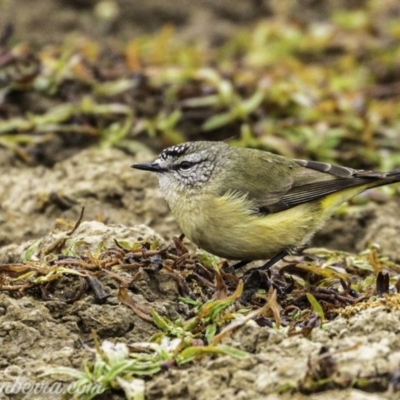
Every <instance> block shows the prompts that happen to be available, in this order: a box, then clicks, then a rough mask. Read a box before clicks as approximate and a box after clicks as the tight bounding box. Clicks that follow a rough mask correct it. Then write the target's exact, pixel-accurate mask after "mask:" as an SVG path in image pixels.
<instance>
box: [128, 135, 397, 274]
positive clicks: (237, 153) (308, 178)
mask: <svg viewBox="0 0 400 400" xmlns="http://www.w3.org/2000/svg"><path fill="white" fill-rule="evenodd" d="M132 167H133V168H136V169H140V170H145V171H151V172H155V173H156V175H157V177H158V180H159V184H160V189H161V192H162V194H163V196H164V198H165V200H166V202H167V203H168V205H169V207H170V209H171V211H172V214H173V215H174V216H175V218H176V220H177V221H178V223H179V225H180V228H181V229H182V231H183V233H184V234H185V235H186V236H187V237H188V238H189V239H190V240H191V241H192V242H193V243H195V244H196V245H197V246H198V247H200V248H202V249H204V250H206V251H208V252H210V253H212V254H215V255H217V256H219V257H223V258H227V259H231V260H242V262H243V263H244V264H241V265H245V263H247V262H250V261H252V260H265V259H269V260H270V261H269V262H268V263H267V264H265V265H264V267H263V268H264V269H266V268H269V267H270V266H271V265H272V264H274V263H275V262H277V261H278V260H280V259H281V258H283V257H284V256H285V255H287V254H290V253H293V252H294V251H295V250H296V249H298V248H301V247H303V246H304V245H305V244H306V243H307V242H308V241H309V240H310V238H311V237H312V236H313V234H314V233H315V232H316V231H317V230H318V229H320V228H321V227H322V226H323V224H324V223H325V222H326V220H327V219H328V218H329V217H330V216H331V215H332V213H333V212H334V211H335V210H336V209H337V208H338V206H339V205H340V204H342V203H343V202H345V201H346V200H348V199H350V198H351V197H353V196H355V195H357V194H359V193H361V192H363V191H364V190H367V189H370V188H373V187H377V186H382V185H388V184H392V183H396V182H400V169H399V170H394V171H392V172H387V173H384V172H374V171H364V170H356V169H352V168H347V167H340V166H335V165H331V164H327V163H323V162H318V161H304V160H296V159H290V158H285V157H282V156H279V155H276V154H272V153H268V152H265V151H261V150H255V149H246V148H237V147H233V146H230V145H228V144H227V143H225V142H208V141H199V142H187V143H183V144H180V145H177V146H172V147H169V148H167V149H165V150H163V151H162V153H161V154H160V155H159V157H158V158H157V159H156V160H155V161H154V162H152V163H149V164H134V165H132ZM239 264H240V263H239ZM241 265H240V266H241Z"/></svg>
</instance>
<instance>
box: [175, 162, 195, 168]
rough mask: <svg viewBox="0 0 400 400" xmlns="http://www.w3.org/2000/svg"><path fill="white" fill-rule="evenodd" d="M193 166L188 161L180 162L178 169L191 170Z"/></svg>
mask: <svg viewBox="0 0 400 400" xmlns="http://www.w3.org/2000/svg"><path fill="white" fill-rule="evenodd" d="M193 165H194V163H192V162H190V161H182V162H181V163H180V164H179V168H180V169H186V170H187V169H189V168H192V167H193Z"/></svg>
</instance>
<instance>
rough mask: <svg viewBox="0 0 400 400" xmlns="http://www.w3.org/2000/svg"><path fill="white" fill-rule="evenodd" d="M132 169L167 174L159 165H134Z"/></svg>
mask: <svg viewBox="0 0 400 400" xmlns="http://www.w3.org/2000/svg"><path fill="white" fill-rule="evenodd" d="M131 168H136V169H141V170H143V171H151V172H165V171H166V169H165V168H161V167H160V165H159V164H157V163H151V164H133V165H131Z"/></svg>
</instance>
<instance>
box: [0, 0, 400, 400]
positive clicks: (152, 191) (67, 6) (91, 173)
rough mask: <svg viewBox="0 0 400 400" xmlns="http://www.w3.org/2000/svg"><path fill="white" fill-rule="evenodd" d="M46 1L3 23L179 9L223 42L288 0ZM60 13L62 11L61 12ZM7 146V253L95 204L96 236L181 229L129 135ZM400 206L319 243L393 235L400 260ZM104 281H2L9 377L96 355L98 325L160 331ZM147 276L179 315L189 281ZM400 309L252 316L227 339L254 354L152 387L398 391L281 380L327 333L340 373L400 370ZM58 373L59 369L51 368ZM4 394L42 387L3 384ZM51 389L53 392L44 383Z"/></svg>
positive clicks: (159, 15)
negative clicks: (46, 284)
mask: <svg viewBox="0 0 400 400" xmlns="http://www.w3.org/2000/svg"><path fill="white" fill-rule="evenodd" d="M35 3H37V7H35V8H33V9H32V8H31V7H28V5H29V4H31V2H30V1H27V0H20V1H16V2H13V4H12V5H11V6H10V9H9V13H8V15H6V14H4V15H2V16H1V17H0V23H1V22H2V19H3V20H4V19H5V18H6V17H7V18H12V19H13V20H15V21H16V22H17V25H16V32H17V36H19V37H22V38H28V37H29V38H31V39H33V40H34V41H37V42H38V43H43V42H44V41H46V40H47V38H48V36H49V32H51V34H52V35H51V37H52V38H53V39H54V40H58V39H59V38H61V37H62V35H63V34H64V33H65V32H66V31H71V30H78V31H79V30H80V31H83V32H85V33H88V34H92V35H95V36H96V35H100V34H102V32H101V29H103V30H106V31H107V32H108V33H109V34H110V35H116V37H117V36H118V37H120V38H121V37H122V38H124V37H128V36H130V35H135V34H140V33H143V32H145V31H146V32H151V31H153V30H156V29H158V28H159V27H160V25H162V23H165V21H170V22H171V21H172V22H173V23H174V24H175V25H177V26H178V29H181V31H182V35H183V36H185V37H187V38H189V39H190V38H192V39H194V38H195V37H196V36H197V35H198V32H199V30H200V29H201V32H207V30H206V29H204V25H203V22H204V20H207V21H208V24H209V26H215V29H210V31H208V32H207V35H209V37H208V38H207V37H205V40H211V41H213V42H214V43H217V42H218V40H222V38H223V37H224V36H225V35H228V34H229V31H230V30H232V29H235V26H236V25H238V24H247V23H251V21H253V20H254V18H255V17H257V16H259V15H260V13H261V15H263V14H265V15H268V13H271V12H276V9H274V7H278V6H277V5H275V3H279V2H270V3H268V2H263V1H251V2H250V1H249V2H243V3H241V5H240V6H238V7H236V8H232V7H230V2H229V1H222V2H212V1H207V0H203V1H199V2H196V3H197V5H196V6H194V5H193V4H194V3H188V2H185V1H183V0H182V1H181V0H179V1H175V7H170V6H167V5H166V3H165V2H162V1H161V0H160V1H157V0H154V1H150V2H147V3H148V4H146V5H144V3H145V2H140V1H138V2H135V7H134V8H133V7H132V6H131V5H132V2H129V1H122V0H121V1H120V2H118V5H119V12H120V15H124V18H122V19H118V20H115V21H113V23H111V24H106V23H105V24H104V26H101V24H100V25H99V24H97V25H96V24H93V21H95V20H96V18H99V17H96V16H95V15H94V14H93V12H91V10H92V8H91V7H92V6H93V3H94V1H91V0H85V1H84V0H79V1H78V0H75V1H70V2H68V1H54V0H41V1H37V2H35ZM310 3H313V2H310ZM353 3H356V2H353ZM188 4H191V5H190V7H188V6H187V5H188ZM17 5H18V6H17ZM310 13H311V14H312V17H315V15H314V13H318V14H319V15H321V16H323V9H322V10H321V9H318V10H316V11H310ZM49 15H53V16H55V18H50V19H49V18H48V16H49ZM77 16H78V17H77ZM304 17H306V15H305V16H304ZM216 21H217V23H216ZM117 22H118V23H117ZM94 25H95V27H93V26H94ZM43 26H45V27H46V32H44V30H43ZM98 30H100V31H98ZM28 32H29V34H28ZM0 157H2V158H1V159H0V187H1V191H0V265H1V264H2V263H10V262H18V260H19V258H20V257H21V255H22V254H23V253H24V251H25V250H26V249H27V248H28V247H29V245H31V244H32V241H34V240H37V239H42V240H43V243H47V242H49V243H50V242H51V241H53V240H54V238H55V237H57V235H62V234H63V232H65V231H67V230H68V229H70V228H71V227H72V226H73V224H74V222H75V221H76V220H77V219H78V217H79V214H80V211H81V209H82V207H83V206H84V207H85V214H84V222H83V223H82V224H81V226H80V227H79V229H78V231H77V232H75V235H76V237H78V238H79V237H81V238H82V239H83V238H84V239H85V241H88V238H90V243H87V244H86V246H88V247H90V248H93V247H96V245H98V243H100V242H101V241H106V242H107V241H108V242H110V243H111V242H112V240H113V238H117V239H119V240H122V239H129V240H135V239H139V238H151V239H153V240H154V238H158V239H159V240H160V242H161V243H169V241H170V240H171V237H172V236H174V235H179V233H180V232H179V228H178V226H177V224H176V222H175V221H174V219H173V218H172V216H171V215H170V214H169V211H168V208H167V206H166V204H165V203H164V201H163V199H162V198H161V195H160V193H159V191H158V188H157V183H156V181H155V179H153V177H152V176H150V174H145V173H142V172H138V171H133V170H132V169H131V168H130V165H131V164H133V163H134V162H138V161H144V160H150V159H152V157H153V155H152V154H150V153H141V154H139V155H138V156H137V157H132V156H129V155H126V154H124V153H122V152H121V151H119V150H115V149H112V150H110V149H109V150H98V149H86V150H83V151H80V152H77V153H75V154H73V155H72V156H71V157H67V158H66V159H64V160H63V161H60V162H58V163H56V164H55V165H54V166H53V167H52V168H47V167H43V166H37V167H26V166H24V165H21V164H19V163H15V162H14V160H13V159H12V157H11V156H10V154H8V153H5V152H4V153H3V152H2V153H1V155H0ZM399 210H400V198H399V197H398V196H397V198H396V199H395V200H391V201H389V202H387V203H385V204H383V205H382V204H380V205H376V204H371V205H369V206H368V207H367V208H365V209H363V210H362V211H358V212H355V213H352V214H349V215H347V216H343V217H340V218H339V217H337V218H335V219H334V220H333V221H332V222H331V223H329V224H328V226H327V227H325V228H324V229H323V230H322V231H321V232H320V233H319V234H318V235H317V236H316V238H315V239H314V242H313V245H318V246H323V247H327V248H336V249H341V250H346V251H353V252H356V251H358V250H361V249H363V248H364V247H365V245H366V243H367V242H369V241H373V242H376V243H378V244H379V245H380V246H381V249H382V252H383V254H385V255H388V256H389V257H390V258H391V259H393V260H394V261H400V251H399V248H400V220H398V219H397V218H393V216H394V215H398V213H399ZM102 284H103V285H104V287H105V290H106V292H107V294H108V297H107V299H106V300H105V302H104V303H103V304H98V303H97V302H96V299H95V296H94V295H93V294H89V295H87V296H85V297H84V298H82V299H81V300H79V301H76V302H74V303H73V304H69V303H68V302H67V301H64V300H65V299H66V298H68V296H71V293H72V292H73V291H74V289H75V288H74V287H71V285H70V282H69V281H68V280H67V279H64V280H63V281H62V282H60V283H59V284H58V286H57V288H56V289H55V291H54V292H55V294H56V297H55V298H53V299H51V300H47V301H44V300H43V299H42V295H41V293H40V292H39V290H38V291H37V292H35V291H32V292H31V293H30V295H28V296H23V297H19V296H18V295H16V294H15V293H8V292H2V293H0V382H13V381H14V380H15V378H16V377H17V376H21V377H23V378H24V379H26V380H28V381H32V382H34V381H36V380H37V379H38V376H39V375H40V374H41V373H42V372H44V371H46V370H48V368H50V367H55V366H72V367H77V368H78V367H80V366H81V363H82V360H83V358H87V357H89V356H90V353H89V350H88V347H87V346H86V345H89V346H92V345H93V339H92V335H91V331H92V330H95V331H96V332H97V334H98V337H99V338H100V339H101V340H104V339H109V340H111V341H113V340H115V341H122V342H125V343H132V342H138V341H142V340H146V339H148V338H149V337H150V336H151V334H152V333H153V332H155V331H156V328H155V327H154V326H153V325H152V324H150V323H147V322H145V321H143V320H142V319H140V318H139V317H137V316H136V315H134V314H133V313H132V312H131V310H130V309H128V308H127V307H126V306H124V305H122V304H120V302H119V301H118V299H117V289H118V288H117V286H116V284H115V282H114V281H112V280H111V279H110V280H104V281H102ZM138 288H139V292H138V293H137V294H135V296H136V298H137V300H138V301H139V302H140V303H143V304H151V305H152V306H153V307H154V308H155V309H156V310H159V311H160V312H163V313H164V314H166V315H168V316H169V317H170V318H174V317H176V316H177V315H178V313H177V312H178V309H179V307H180V304H179V302H178V300H177V299H178V296H179V292H178V288H177V286H176V283H175V282H172V281H168V279H166V278H165V276H164V275H163V274H162V273H161V272H159V273H157V276H156V279H154V276H146V277H145V278H143V279H142V281H140V282H139V283H138ZM399 319H400V309H399V308H398V307H397V306H395V305H394V304H392V303H386V302H385V301H384V300H382V301H380V300H377V302H376V307H373V308H370V309H366V310H359V311H358V312H357V313H355V314H353V315H351V316H347V317H339V318H337V319H336V320H334V321H332V322H330V323H327V324H326V325H324V326H323V328H322V329H314V330H313V331H312V335H311V338H304V337H300V336H295V337H287V335H285V333H284V332H281V331H277V330H273V329H270V328H267V327H260V326H258V325H256V324H252V323H249V324H247V325H245V326H244V327H242V328H240V329H239V330H238V331H237V332H236V333H235V334H234V335H233V336H232V337H231V338H229V339H228V340H227V344H231V345H234V346H235V347H237V348H240V349H242V350H245V351H247V352H249V356H248V357H247V358H246V359H244V360H241V361H238V360H236V359H232V358H230V357H228V356H224V357H219V358H217V359H210V358H205V359H203V360H202V361H201V362H200V363H196V364H195V365H189V366H188V367H185V368H183V369H169V370H166V371H164V372H162V373H160V374H158V375H156V376H155V377H153V378H152V379H148V381H147V383H146V399H148V400H154V399H193V400H194V399H196V400H202V399H207V400H208V399H235V400H241V399H243V400H244V399H271V400H272V399H274V400H275V399H289V398H290V399H302V398H312V399H316V400H317V399H321V400H322V399H323V400H328V399H332V398H335V399H337V400H339V399H350V400H375V399H392V400H395V399H398V397H399V394H398V392H396V391H395V390H394V387H395V386H396V384H395V383H393V382H392V384H388V385H386V387H382V386H381V385H380V384H379V383H377V384H376V385H370V386H369V387H368V388H366V389H365V390H363V391H361V390H359V389H346V390H338V389H337V388H336V389H331V390H329V389H328V390H326V391H324V392H322V393H316V394H312V395H307V394H304V395H302V394H299V393H296V394H294V395H293V394H291V393H283V394H276V393H275V391H276V390H277V389H278V388H281V387H283V386H284V385H294V386H296V384H297V383H298V382H299V381H301V380H303V379H305V372H306V370H307V366H308V363H310V362H312V361H313V360H315V359H316V358H318V354H319V352H320V351H321V348H323V347H326V348H329V351H330V353H331V356H332V359H333V360H334V362H335V363H336V365H337V367H338V368H337V371H338V372H337V374H338V381H340V379H343V380H345V379H346V377H347V378H348V377H349V376H355V375H360V376H367V375H368V374H372V373H376V372H377V371H378V372H381V373H382V374H383V373H386V372H387V371H396V370H398V369H399V367H400V335H399V334H400V325H399ZM395 378H396V377H395V376H393V380H395ZM396 379H397V378H396ZM48 380H49V382H52V380H51V378H48ZM388 386H389V389H388V390H386V389H387V387H388ZM272 393H274V394H272ZM121 396H122V395H121ZM3 398H4V399H6V398H10V399H11V398H12V399H18V400H19V399H23V398H28V397H24V396H23V395H22V394H16V395H10V396H7V395H6V394H4V393H0V399H3ZM29 398H32V397H31V396H30V397H29ZM42 398H43V399H45V398H48V397H47V396H46V395H44V394H41V395H40V394H38V395H37V397H35V399H42ZM103 398H111V397H107V395H105V396H104V397H103ZM113 398H123V397H119V396H118V395H114V397H113Z"/></svg>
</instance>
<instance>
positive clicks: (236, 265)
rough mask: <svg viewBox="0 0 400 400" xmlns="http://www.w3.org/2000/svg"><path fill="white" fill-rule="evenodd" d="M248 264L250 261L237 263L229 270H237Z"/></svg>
mask: <svg viewBox="0 0 400 400" xmlns="http://www.w3.org/2000/svg"><path fill="white" fill-rule="evenodd" d="M249 262H250V260H242V261H239V262H237V263H236V264H233V265H231V266H230V268H233V269H234V270H237V269H239V268H242V267H244V266H246V265H247V264H248V263H249Z"/></svg>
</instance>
